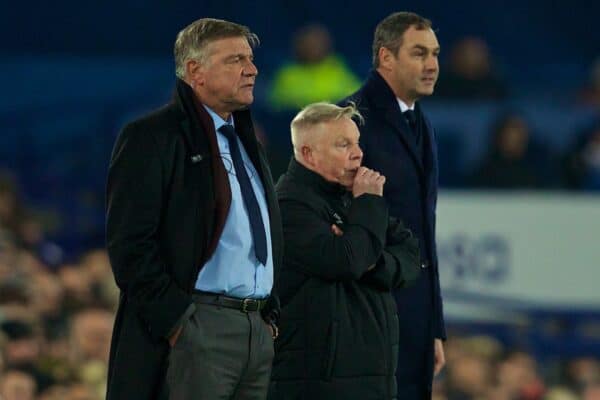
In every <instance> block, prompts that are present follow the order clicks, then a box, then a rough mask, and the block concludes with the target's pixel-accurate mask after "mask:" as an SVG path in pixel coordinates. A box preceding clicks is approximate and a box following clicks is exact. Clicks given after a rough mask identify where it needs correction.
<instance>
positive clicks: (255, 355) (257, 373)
mask: <svg viewBox="0 0 600 400" xmlns="http://www.w3.org/2000/svg"><path fill="white" fill-rule="evenodd" d="M273 356H274V348H273V338H272V337H271V331H270V329H269V327H268V326H267V324H266V323H265V322H264V321H263V319H262V317H261V315H260V312H258V311H250V312H247V313H246V312H242V311H240V310H235V309H231V308H225V307H221V306H218V305H212V304H200V303H196V311H195V313H194V314H193V315H192V316H191V317H190V319H189V320H188V321H187V322H186V323H185V325H184V327H183V330H182V332H181V334H180V335H179V338H178V340H177V342H176V343H175V346H173V348H172V349H171V352H170V354H169V365H168V367H167V375H166V386H167V391H168V393H169V400H221V399H222V400H230V399H231V400H264V399H266V397H267V390H268V386H269V380H270V376H271V364H272V361H273Z"/></svg>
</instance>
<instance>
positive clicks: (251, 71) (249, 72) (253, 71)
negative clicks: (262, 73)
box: [243, 60, 258, 76]
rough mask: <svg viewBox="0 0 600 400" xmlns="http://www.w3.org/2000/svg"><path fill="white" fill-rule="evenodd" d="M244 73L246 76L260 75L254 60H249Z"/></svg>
mask: <svg viewBox="0 0 600 400" xmlns="http://www.w3.org/2000/svg"><path fill="white" fill-rule="evenodd" d="M243 73H244V75H246V76H256V75H258V68H256V65H254V63H253V62H252V60H248V62H247V63H246V65H244V71H243Z"/></svg>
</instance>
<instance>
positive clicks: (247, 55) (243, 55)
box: [225, 53, 254, 60]
mask: <svg viewBox="0 0 600 400" xmlns="http://www.w3.org/2000/svg"><path fill="white" fill-rule="evenodd" d="M238 57H239V58H252V57H254V54H253V53H248V54H244V53H236V54H231V55H229V56H227V57H225V60H233V59H234V58H238Z"/></svg>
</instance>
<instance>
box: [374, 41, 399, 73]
mask: <svg viewBox="0 0 600 400" xmlns="http://www.w3.org/2000/svg"><path fill="white" fill-rule="evenodd" d="M377 57H379V66H380V67H383V68H384V69H387V70H389V69H391V67H390V64H391V63H392V62H393V60H395V59H396V57H395V56H394V54H392V52H391V51H390V49H388V48H386V47H383V46H382V47H380V48H379V53H378V54H377Z"/></svg>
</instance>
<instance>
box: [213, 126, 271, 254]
mask: <svg viewBox="0 0 600 400" xmlns="http://www.w3.org/2000/svg"><path fill="white" fill-rule="evenodd" d="M219 132H221V133H222V134H223V135H224V136H225V137H226V138H227V140H228V141H229V150H230V151H231V160H232V161H233V166H234V168H235V176H236V178H237V180H238V182H239V184H240V189H241V190H242V198H243V199H244V204H245V205H246V210H247V211H248V217H249V218H250V229H251V230H252V241H253V242H254V253H255V254H256V258H257V259H258V261H260V262H261V263H262V264H263V265H267V238H266V235H265V225H264V223H263V219H262V215H261V213H260V207H259V206H258V201H257V200H256V195H255V194H254V189H252V183H251V182H250V178H249V177H248V173H247V172H246V166H245V165H244V160H243V159H242V153H241V152H240V147H239V145H238V141H237V135H236V134H235V130H234V129H233V126H232V125H230V124H225V125H223V126H222V127H220V128H219Z"/></svg>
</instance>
